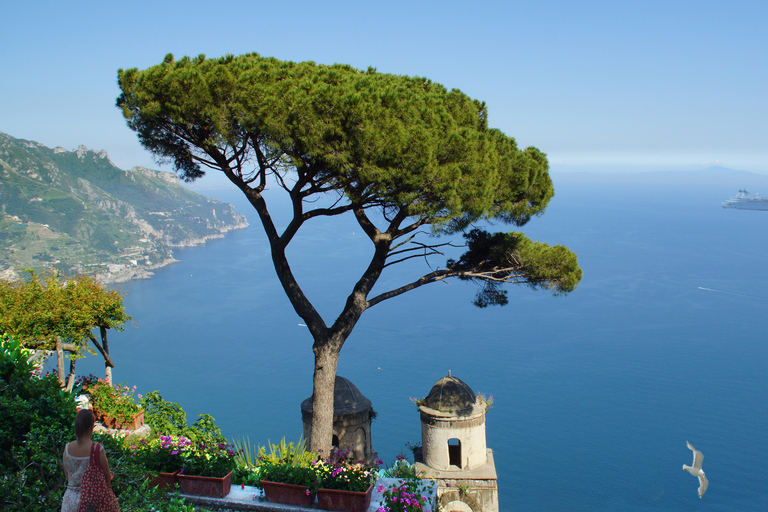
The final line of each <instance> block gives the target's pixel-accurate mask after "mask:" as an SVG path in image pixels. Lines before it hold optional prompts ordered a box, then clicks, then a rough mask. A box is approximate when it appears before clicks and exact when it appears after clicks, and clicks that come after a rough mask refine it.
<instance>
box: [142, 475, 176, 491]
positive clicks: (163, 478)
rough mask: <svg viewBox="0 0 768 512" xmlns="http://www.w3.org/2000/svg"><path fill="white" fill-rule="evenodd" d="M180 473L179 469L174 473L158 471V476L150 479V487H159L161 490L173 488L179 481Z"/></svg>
mask: <svg viewBox="0 0 768 512" xmlns="http://www.w3.org/2000/svg"><path fill="white" fill-rule="evenodd" d="M178 474H179V472H178V471H174V472H173V473H158V474H157V475H156V476H154V477H153V478H152V480H150V481H149V486H150V487H157V488H158V489H160V490H161V491H164V490H166V489H168V490H173V487H174V486H175V485H176V483H177V482H178V479H177V475H178Z"/></svg>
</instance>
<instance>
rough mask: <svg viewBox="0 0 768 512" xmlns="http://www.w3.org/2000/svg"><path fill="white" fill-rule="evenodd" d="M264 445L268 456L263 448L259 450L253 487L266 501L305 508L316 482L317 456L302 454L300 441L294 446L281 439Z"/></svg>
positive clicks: (312, 497)
mask: <svg viewBox="0 0 768 512" xmlns="http://www.w3.org/2000/svg"><path fill="white" fill-rule="evenodd" d="M268 444H269V446H270V453H269V454H267V453H266V448H265V447H261V448H259V456H258V459H257V462H256V468H255V474H256V482H257V483H256V487H258V488H260V489H263V490H264V496H265V498H266V499H267V501H270V502H273V503H283V504H286V505H295V506H301V507H309V506H310V505H311V504H312V502H313V501H314V500H315V493H316V492H317V489H318V484H319V481H320V479H319V476H318V472H317V469H316V467H315V465H316V463H317V459H318V458H319V457H318V455H317V454H316V453H313V452H308V451H306V448H305V446H304V442H303V440H302V439H301V438H300V439H299V442H298V443H297V444H295V445H294V444H293V442H291V443H286V442H285V438H283V439H282V440H281V441H280V444H276V445H275V444H272V443H268Z"/></svg>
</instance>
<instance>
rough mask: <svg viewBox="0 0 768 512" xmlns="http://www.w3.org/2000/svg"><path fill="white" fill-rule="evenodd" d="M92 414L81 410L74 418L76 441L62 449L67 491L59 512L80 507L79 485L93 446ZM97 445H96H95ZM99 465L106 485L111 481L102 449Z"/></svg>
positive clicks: (73, 510) (66, 511)
mask: <svg viewBox="0 0 768 512" xmlns="http://www.w3.org/2000/svg"><path fill="white" fill-rule="evenodd" d="M93 424H94V419H93V412H92V411H91V410H90V409H82V410H81V411H80V412H78V413H77V417H76V418H75V436H76V437H77V440H76V441H72V442H71V443H67V445H66V446H65V447H64V471H65V472H66V473H67V490H66V492H65V493H64V500H63V502H62V504H61V512H77V508H78V506H79V505H80V483H81V482H82V480H83V474H84V473H85V470H86V469H87V468H88V463H89V461H90V458H91V445H93ZM97 444H98V443H97ZM99 465H100V466H101V469H102V470H103V471H104V478H105V479H106V481H107V484H109V482H110V481H111V480H112V473H111V472H110V471H109V461H108V460H107V454H106V453H105V452H104V450H103V449H100V450H99Z"/></svg>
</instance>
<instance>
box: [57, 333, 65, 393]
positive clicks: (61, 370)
mask: <svg viewBox="0 0 768 512" xmlns="http://www.w3.org/2000/svg"><path fill="white" fill-rule="evenodd" d="M56 368H57V370H58V374H59V386H61V387H64V349H63V348H62V347H61V336H56Z"/></svg>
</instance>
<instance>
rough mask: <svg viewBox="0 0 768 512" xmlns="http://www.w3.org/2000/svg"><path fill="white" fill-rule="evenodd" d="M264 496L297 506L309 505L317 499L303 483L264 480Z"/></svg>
mask: <svg viewBox="0 0 768 512" xmlns="http://www.w3.org/2000/svg"><path fill="white" fill-rule="evenodd" d="M261 485H262V487H263V488H264V497H265V498H267V501H271V502H272V503H283V504H285V505H294V506H296V507H309V506H311V505H312V502H313V501H314V500H315V497H314V495H312V494H311V493H309V492H307V491H308V490H309V489H307V487H305V486H303V485H293V484H283V483H280V482H270V481H268V480H262V481H261Z"/></svg>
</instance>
